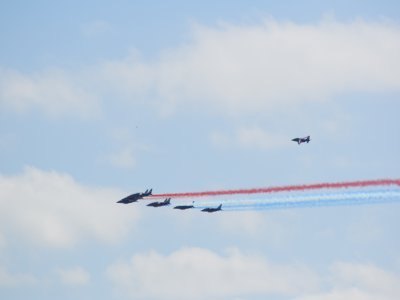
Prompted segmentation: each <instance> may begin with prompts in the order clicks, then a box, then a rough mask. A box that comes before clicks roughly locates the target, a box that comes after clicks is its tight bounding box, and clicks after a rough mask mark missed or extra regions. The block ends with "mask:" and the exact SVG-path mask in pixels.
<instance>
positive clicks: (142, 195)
mask: <svg viewBox="0 0 400 300" xmlns="http://www.w3.org/2000/svg"><path fill="white" fill-rule="evenodd" d="M152 191H153V189H150V190H146V191H145V192H144V193H135V194H132V195H129V196H127V197H125V198H123V199H121V200H119V201H117V203H122V204H129V203H132V202H137V201H138V200H140V199H143V198H145V197H149V196H151V195H152ZM170 204H171V198H166V199H165V200H164V201H155V202H151V203H149V204H147V206H152V207H161V206H168V205H170ZM191 208H195V206H194V201H193V202H192V205H177V206H175V207H174V209H179V210H186V209H191ZM220 210H222V204H220V205H219V206H218V207H206V208H204V209H202V210H201V211H204V212H208V213H212V212H216V211H220Z"/></svg>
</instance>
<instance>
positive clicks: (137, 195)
mask: <svg viewBox="0 0 400 300" xmlns="http://www.w3.org/2000/svg"><path fill="white" fill-rule="evenodd" d="M152 191H153V189H150V191H149V190H146V191H145V192H144V193H135V194H132V195H129V196H128V197H125V198H123V199H121V200H119V201H118V202H117V203H124V204H128V203H132V202H136V201H138V200H139V199H143V198H144V197H148V196H150V195H152Z"/></svg>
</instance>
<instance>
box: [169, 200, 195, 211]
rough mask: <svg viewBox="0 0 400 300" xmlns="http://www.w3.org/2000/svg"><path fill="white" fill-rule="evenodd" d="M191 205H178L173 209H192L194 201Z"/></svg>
mask: <svg viewBox="0 0 400 300" xmlns="http://www.w3.org/2000/svg"><path fill="white" fill-rule="evenodd" d="M192 203H193V204H192V205H178V206H175V207H174V209H180V210H185V209H189V208H193V207H194V201H193V202H192Z"/></svg>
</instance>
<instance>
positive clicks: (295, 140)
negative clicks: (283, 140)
mask: <svg viewBox="0 0 400 300" xmlns="http://www.w3.org/2000/svg"><path fill="white" fill-rule="evenodd" d="M292 141H293V142H297V144H299V145H300V144H301V143H306V142H307V143H309V142H310V136H309V135H308V136H306V137H303V138H294V139H292Z"/></svg>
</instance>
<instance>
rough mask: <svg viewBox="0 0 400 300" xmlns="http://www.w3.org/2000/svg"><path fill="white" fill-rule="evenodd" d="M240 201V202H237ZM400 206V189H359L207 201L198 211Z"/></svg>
mask: <svg viewBox="0 0 400 300" xmlns="http://www.w3.org/2000/svg"><path fill="white" fill-rule="evenodd" d="M235 198H236V199H235ZM389 202H400V189H399V188H397V187H394V188H385V189H377V188H375V189H359V190H345V191H343V190H341V191H340V192H339V191H338V192H325V193H314V192H313V193H310V192H301V193H282V194H281V195H276V194H275V195H271V194H264V195H257V196H248V197H246V198H243V196H242V197H241V198H237V197H229V198H228V197H223V198H222V197H221V198H220V199H219V201H218V199H215V197H214V198H213V199H204V200H202V201H198V203H197V204H195V208H198V209H203V208H205V207H214V206H217V205H219V204H220V203H222V209H223V210H224V211H242V210H266V209H290V208H302V207H304V208H305V207H329V206H344V205H366V204H381V203H389Z"/></svg>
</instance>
